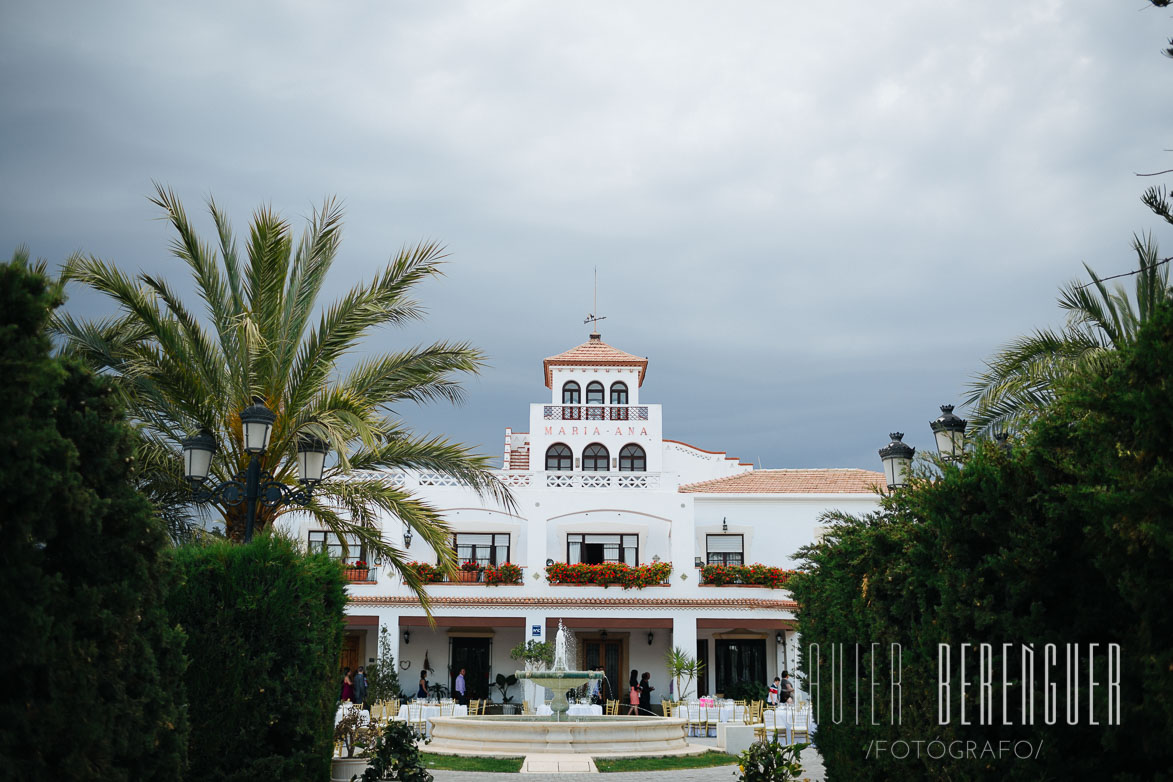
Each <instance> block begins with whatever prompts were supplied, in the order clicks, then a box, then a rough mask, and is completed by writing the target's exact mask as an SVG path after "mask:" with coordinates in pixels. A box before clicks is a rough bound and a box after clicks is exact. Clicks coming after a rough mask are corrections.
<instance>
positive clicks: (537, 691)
mask: <svg viewBox="0 0 1173 782" xmlns="http://www.w3.org/2000/svg"><path fill="white" fill-rule="evenodd" d="M544 566H545V562H544V561H543V567H544ZM535 629H536V631H537V634H536V635H535V634H534V631H535ZM521 630H522V634H521V640H522V643H525V644H528V643H529V642H530V641H545V640H546V615H545V614H535V613H527V614H526V615H525V626H524V627H523V628H522V629H521ZM551 640H552V639H551ZM524 668H525V662H524V661H522V660H518V661H517V670H519V671H520V670H524ZM522 692H523V693H524V697H525V699H526V700H527V701H529V702H530V705H531V706H532V707H533V708H535V709H536V708H537V707H538V703H539V701H543V700H545V692H544V691H543V690H542V688H540V687H538V686H537V685H536V684H534V683H533V682H531V681H529V680H528V679H527V680H526V682H525V686H524V687H523V688H522Z"/></svg>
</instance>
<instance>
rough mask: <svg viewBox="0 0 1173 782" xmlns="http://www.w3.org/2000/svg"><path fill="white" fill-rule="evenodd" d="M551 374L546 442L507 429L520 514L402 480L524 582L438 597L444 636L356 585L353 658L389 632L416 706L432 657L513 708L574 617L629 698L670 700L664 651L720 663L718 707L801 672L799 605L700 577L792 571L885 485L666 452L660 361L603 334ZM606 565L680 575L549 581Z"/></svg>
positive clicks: (703, 684) (878, 478)
mask: <svg viewBox="0 0 1173 782" xmlns="http://www.w3.org/2000/svg"><path fill="white" fill-rule="evenodd" d="M543 365H544V366H543V369H544V375H545V384H546V387H547V388H548V389H549V390H550V393H549V396H548V397H547V399H546V400H545V401H544V402H540V403H536V404H532V405H530V410H529V430H528V432H516V431H513V430H512V429H506V430H505V440H504V454H503V465H502V470H501V471H500V473H499V475H500V478H501V480H502V481H504V482H505V483H506V484H507V485H508V486H509V487H510V488H511V490H512V492H513V494H514V497H515V499H516V503H517V507H516V510H515V512H513V513H510V512H508V511H507V510H505V509H503V508H501V507H496V506H495V505H494V504H493V503H492V502H491V501H488V500H482V499H481V498H479V497H478V496H477V495H476V494H475V493H474V492H472V491H469V490H467V489H465V488H463V487H461V486H458V485H455V482H454V481H452V480H451V479H449V478H447V477H445V476H441V475H436V474H428V473H415V474H410V475H402V476H398V479H401V480H402V481H403V482H404V484H405V485H406V487H407V488H409V489H410V490H411V491H413V492H418V493H419V494H421V495H422V496H424V497H425V498H426V499H427V501H428V502H430V503H431V504H433V505H434V506H435V507H437V508H440V509H442V511H443V514H444V516H445V518H446V519H447V521H448V523H449V525H450V526H451V529H452V531H453V533H454V535H455V543H456V546H457V549H458V554H459V556H460V558H461V560H475V561H477V562H479V563H480V564H482V565H500V564H502V563H504V562H511V563H514V564H516V565H518V566H520V567H521V569H522V574H523V576H522V583H520V584H517V585H490V584H486V583H481V582H474V583H467V582H457V583H435V584H431V585H430V586H429V588H428V592H429V594H430V595H431V596H432V599H433V604H434V605H433V613H434V615H435V621H436V626H435V628H434V629H433V628H431V627H429V625H428V620H427V618H426V616H425V614H424V612H423V610H422V609H421V608H420V606H419V603H418V601H417V600H416V599H415V598H414V597H413V596H412V593H411V592H410V591H409V590H408V589H406V588H405V587H404V585H403V583H402V579H401V578H399V577H398V576H396V575H394V573H393V571H390V570H388V569H386V568H380V567H373V568H372V570H371V574H370V580H369V581H365V582H357V583H354V584H353V585H351V587H350V593H351V603H350V605H349V607H348V628H347V633H346V646H345V650H346V651H345V652H344V658H345V659H344V661H347V662H348V664H351V665H356V664H362V663H364V662H367V661H373V659H374V658H375V656H376V648H377V638H378V629H379V628H380V627H387V628H389V630H390V634H389V638H390V641H391V644H392V651H393V652H394V654H395V658H396V660H398V661H400V667H401V670H400V678H401V681H402V684H403V689H404V690H405V691H409V692H413V693H414V691H415V688H416V683H417V681H418V679H419V676H420V671H421V667H422V665H423V663H424V660H425V655H426V656H427V660H428V662H429V663H430V664H431V667H432V668H433V669H434V671H435V673H434V674H431V675H429V677H428V678H429V681H430V682H433V683H434V682H439V683H441V684H444V685H446V686H449V687H451V686H452V682H453V679H454V678H455V675H456V673H457V672H459V669H460V668H461V667H465V668H467V669H468V676H467V679H468V682H469V688H470V693H469V694H470V696H471V697H485V696H490V695H493V696H497V699H498V700H499V699H500V697H499V696H498V695H497V690H496V688H495V687H492V686H490V683H491V682H492V681H493V679H494V678H495V676H496V674H498V673H506V674H508V673H512V672H513V671H515V670H517V669H518V668H519V667H521V666H520V665H519V664H518V663H517V662H516V661H514V660H512V659H510V657H509V651H510V649H512V648H513V647H514V646H516V645H517V644H519V643H521V642H522V641H524V640H529V639H536V640H552V638H553V633H554V630H555V629H556V627H557V624H558V621H559V620H560V619H561V620H562V621H563V622H564V624H565V625H566V626H567V627H569V628H571V629H572V630H573V631H574V634H575V636H576V643H577V645H578V649H577V652H578V661H579V664H580V665H587V666H592V667H593V666H594V665H603V666H604V667H605V670H606V674H607V677H608V679H609V681H610V682H612V683H613V685H614V686H615V688H616V692H618V693H623V692H625V691H626V685H627V681H628V673H629V671H631V670H632V669H637V670H639V671H640V672H641V673H642V672H643V671H649V672H650V673H651V681H652V684H653V685H654V686H655V687H656V688H657V690H656V693H655V697H654V698H653V701H654V702H656V703H658V702H659V699H660V698H661V697H667V696H668V694H669V682H668V679H667V675H666V672H665V670H666V669H665V663H664V656H665V653H666V652H667V651H668V650H669V649H670V648H671V647H679V648H681V649H683V650H685V651H687V652H688V653H689V654H695V655H696V656H698V657H699V658H700V659H701V660H703V661H704V662H705V663H706V672H705V675H704V677H703V678H702V679H701V681H700V682H699V683H698V685H699V686H698V685H694V688H693V691H694V692H695V691H696V689H698V688H699V691H700V694H716V693H721V692H723V691H724V690H725V689H726V687H728V685H729V684H730V683H732V682H734V681H736V680H739V679H743V678H754V679H757V680H758V681H761V682H762V683H763V684H764V683H767V682H769V681H770V680H772V679H773V677H774V676H775V675H776V674H777V673H779V672H780V671H782V670H783V669H786V668H790V667H793V665H794V660H795V653H796V638H795V633H794V631H793V627H794V609H795V605H794V603H793V601H792V600H791V598H790V595H789V593H788V592H787V591H786V590H785V589H771V588H769V587H766V586H746V585H725V586H716V585H707V584H703V583H701V581H702V578H701V570H700V565H701V564H702V563H726V564H744V565H750V564H753V563H762V564H764V565H769V566H779V567H783V568H792V567H793V566H794V564H795V562H794V559H793V558H792V557H793V555H794V553H795V552H796V551H797V550H798V548H799V547H800V546H802V545H804V544H806V543H808V542H810V541H812V540H814V539H815V538H816V537H817V536H818V534H819V531H820V530H819V527H818V519H819V517H820V515H821V514H822V513H823V512H824V511H827V510H830V509H832V508H838V509H842V510H845V511H848V512H851V513H861V512H866V511H868V510H871V509H872V508H874V507H875V506H876V504H877V497H876V495H875V493H874V492H873V487H874V486H875V485H878V484H880V483H881V482H882V480H883V475H882V473H879V472H872V471H869V470H858V469H830V470H827V469H818V470H815V469H812V470H755V469H754V468H753V466H752V465H750V464H745V463H742V462H740V461H739V460H738V459H736V458H734V457H731V456H727V455H726V454H725V453H723V452H720V451H710V450H704V449H702V448H698V447H696V446H693V445H689V444H687V443H682V442H679V441H676V440H671V439H665V437H664V418H663V414H662V411H661V408H660V405H657V404H647V403H644V402H643V401H642V400H641V399H640V387H641V385H642V384H643V380H644V375H645V373H646V371H647V365H648V362H647V359H646V358H640V357H638V356H633V355H631V354H629V353H625V352H623V351H621V350H618V349H616V348H613V347H611V346H610V345H608V344H606V343H604V342H603V341H602V340H601V338H600V337H599V335H598V334H592V335H591V336H590V340H589V341H588V342H586V343H584V344H582V345H579V346H578V347H575V348H572V349H571V350H568V351H566V352H565V353H562V354H560V355H557V356H552V357H550V358H547V359H546V360H545V361H544V362H543ZM401 527H402V525H400V524H399V523H398V522H388V523H387V525H386V526H385V528H384V530H383V536H384V538H385V539H387V540H389V541H391V542H392V543H394V544H396V545H404V543H403V537H402V535H403V530H402V528H401ZM300 534H301V536H302V539H303V540H307V541H310V542H311V543H317V544H318V545H321V541H322V540H324V539H326V538H327V537H328V536H327V534H326V533H323V532H321V531H319V530H315V529H312V528H310V527H304V528H303V529H302V530H301V533H300ZM408 550H409V552H410V555H411V558H412V559H413V560H417V561H422V562H431V563H435V562H436V556H435V553H434V552H433V551H432V550H431V549H429V548H428V547H427V546H425V545H424V544H423V543H422V542H420V540H419V539H418V537H416V539H415V540H414V542H413V544H412V545H411V547H410V548H409V549H408ZM351 554H352V556H351V559H358V558H365V557H363V554H362V552H358V551H352V552H351ZM600 562H624V563H626V564H628V565H635V566H638V565H647V564H649V563H654V562H664V563H671V568H670V575H669V576H668V577H667V578H666V579H665V580H664V582H663V583H662V584H655V585H651V586H647V587H644V588H631V589H624V588H622V587H620V586H609V587H603V586H597V585H572V584H562V583H551V581H550V579H549V577H548V573H547V564H548V563H600ZM481 578H483V576H481ZM519 692H520V688H519V689H518V690H516V691H514V692H512V693H511V695H514V696H516V695H517V694H518V693H519ZM514 700H515V701H520V700H521V699H520V697H515V698H514Z"/></svg>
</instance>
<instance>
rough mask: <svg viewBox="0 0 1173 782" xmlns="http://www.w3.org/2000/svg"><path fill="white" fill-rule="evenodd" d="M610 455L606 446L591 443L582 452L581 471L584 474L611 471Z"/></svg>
mask: <svg viewBox="0 0 1173 782" xmlns="http://www.w3.org/2000/svg"><path fill="white" fill-rule="evenodd" d="M610 460H611V454H610V453H608V452H607V448H606V446H603V445H600V444H599V443H591V444H590V445H588V446H587V447H586V448H584V449H583V451H582V469H583V470H584V471H585V472H607V471H608V470H610V469H611V464H610Z"/></svg>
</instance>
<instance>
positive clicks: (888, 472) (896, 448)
mask: <svg viewBox="0 0 1173 782" xmlns="http://www.w3.org/2000/svg"><path fill="white" fill-rule="evenodd" d="M888 436H889V437H891V438H892V442H890V443H888V444H887V445H886V446H884V447H883V448H881V449H880V461H881V462H883V463H884V478H885V479H886V480H887V481H888V491H893V490H895V489H899V488H901V487H902V486H905V485H906V484H907V483H908V471H909V470H910V469H911V468H912V456H913V454H915V453H916V449H915V448H913V447H912V446H911V445H908V444H907V443H905V442H903V439H904V432H892V433H891V434H890V435H888Z"/></svg>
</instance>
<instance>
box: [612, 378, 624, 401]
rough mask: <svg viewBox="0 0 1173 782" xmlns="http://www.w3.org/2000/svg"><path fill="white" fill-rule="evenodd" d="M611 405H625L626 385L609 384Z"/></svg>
mask: <svg viewBox="0 0 1173 782" xmlns="http://www.w3.org/2000/svg"><path fill="white" fill-rule="evenodd" d="M611 404H613V405H625V404H627V383H612V384H611Z"/></svg>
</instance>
